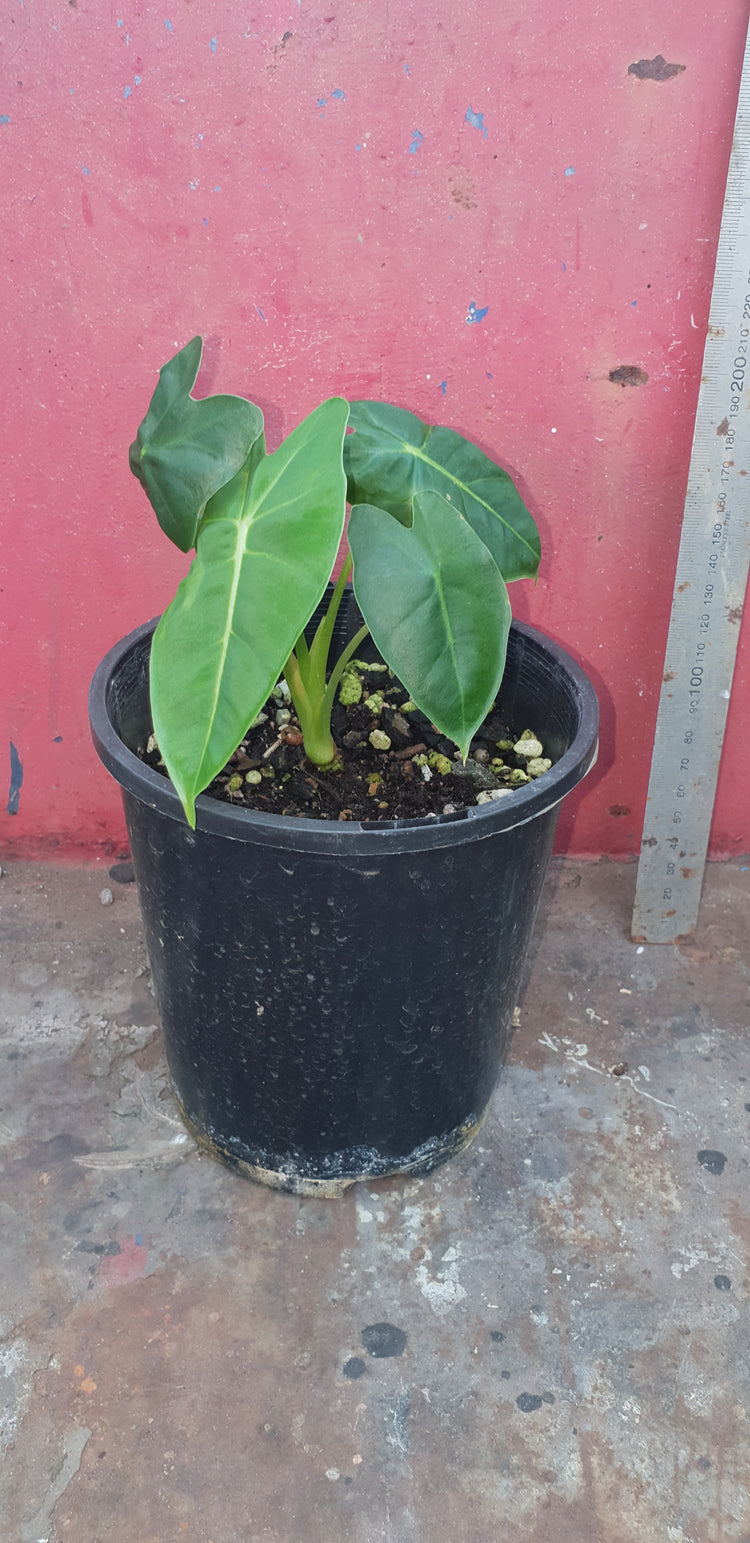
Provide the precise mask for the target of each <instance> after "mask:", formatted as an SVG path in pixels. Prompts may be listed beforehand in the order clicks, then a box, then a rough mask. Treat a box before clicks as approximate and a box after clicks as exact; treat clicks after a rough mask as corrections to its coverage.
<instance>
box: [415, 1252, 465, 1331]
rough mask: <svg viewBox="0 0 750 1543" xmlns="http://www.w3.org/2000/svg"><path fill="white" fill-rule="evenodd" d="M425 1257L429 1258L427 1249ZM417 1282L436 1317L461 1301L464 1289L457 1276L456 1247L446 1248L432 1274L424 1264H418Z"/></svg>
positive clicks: (449, 1310)
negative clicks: (436, 1268)
mask: <svg viewBox="0 0 750 1543" xmlns="http://www.w3.org/2000/svg"><path fill="white" fill-rule="evenodd" d="M426 1257H427V1259H430V1258H431V1255H430V1252H429V1249H428V1250H427V1253H426ZM417 1284H418V1286H419V1289H420V1291H421V1293H422V1296H423V1297H426V1298H427V1301H428V1302H429V1304H430V1307H431V1308H432V1311H433V1313H435V1315H436V1316H437V1317H438V1318H444V1317H445V1315H446V1313H449V1312H451V1310H452V1309H453V1308H454V1307H457V1306H458V1304H459V1302H463V1301H464V1299H465V1297H466V1290H465V1288H464V1287H463V1286H462V1285H461V1282H460V1280H459V1278H458V1249H456V1248H447V1249H446V1251H445V1253H444V1254H443V1257H442V1259H441V1261H440V1267H439V1268H438V1270H437V1272H436V1274H435V1275H434V1276H431V1275H430V1274H429V1271H428V1269H427V1265H426V1264H420V1265H419V1267H418V1269H417Z"/></svg>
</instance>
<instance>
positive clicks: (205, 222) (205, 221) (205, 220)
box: [203, 214, 208, 225]
mask: <svg viewBox="0 0 750 1543" xmlns="http://www.w3.org/2000/svg"><path fill="white" fill-rule="evenodd" d="M203 224H204V225H207V224H208V220H207V219H206V216H205V214H204V216H203Z"/></svg>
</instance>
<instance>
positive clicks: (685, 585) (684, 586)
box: [677, 579, 690, 595]
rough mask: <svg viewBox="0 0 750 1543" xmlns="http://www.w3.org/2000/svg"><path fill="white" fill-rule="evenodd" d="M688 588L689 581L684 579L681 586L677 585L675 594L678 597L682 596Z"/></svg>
mask: <svg viewBox="0 0 750 1543" xmlns="http://www.w3.org/2000/svg"><path fill="white" fill-rule="evenodd" d="M689 588H690V580H689V579H685V581H684V583H683V584H678V585H677V593H678V595H683V594H684V593H685V590H686V589H689Z"/></svg>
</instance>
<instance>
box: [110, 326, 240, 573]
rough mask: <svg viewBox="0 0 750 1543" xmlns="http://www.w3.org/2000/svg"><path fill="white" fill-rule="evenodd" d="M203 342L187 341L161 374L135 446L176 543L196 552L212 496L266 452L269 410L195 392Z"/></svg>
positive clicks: (134, 456) (135, 457) (139, 469)
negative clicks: (199, 397)
mask: <svg viewBox="0 0 750 1543" xmlns="http://www.w3.org/2000/svg"><path fill="white" fill-rule="evenodd" d="M202 353H203V339H202V338H200V337H195V338H193V339H192V341H191V342H190V343H186V344H185V347H184V348H181V349H180V351H179V353H177V354H175V356H174V358H173V359H170V360H169V361H168V363H167V364H165V365H164V367H163V368H162V369H161V370H160V372H159V384H158V386H157V387H156V390H155V392H154V394H153V396H152V398H151V403H150V406H149V409H148V412H147V413H146V416H145V418H144V420H143V422H142V424H141V426H140V428H139V430H138V433H137V435H136V438H135V440H134V441H133V444H132V445H131V446H130V469H131V471H132V472H133V473H134V475H135V476H136V477H137V478H138V480H139V482H141V483H142V484H143V486H144V488H145V489H146V492H147V494H148V496H149V499H150V501H151V505H152V507H153V510H154V513H155V515H156V518H157V520H158V521H159V524H160V525H161V528H162V530H163V531H164V534H165V535H166V536H169V539H170V541H173V542H174V544H175V546H178V547H179V548H180V551H181V552H189V551H190V549H191V547H193V546H195V538H196V535H197V531H198V526H199V524H200V520H201V516H202V514H203V510H204V508H205V505H206V504H207V502H208V500H209V498H211V497H212V495H213V494H214V493H216V492H218V490H219V488H221V487H223V486H224V484H225V483H226V482H229V480H230V478H231V477H233V476H234V475H235V473H236V472H238V471H239V470H240V467H241V466H244V464H245V462H246V461H247V458H248V455H249V454H250V451H251V449H252V448H253V447H256V457H259V456H260V455H262V454H263V452H264V449H265V446H264V442H263V414H262V412H261V411H260V408H259V407H256V406H255V405H254V403H252V402H248V401H246V400H245V398H244V397H241V396H209V397H204V398H203V400H202V401H199V402H196V401H194V400H193V398H192V397H191V395H190V392H191V391H192V389H193V386H194V385H195V381H196V377H197V374H198V370H199V368H200V362H201V355H202Z"/></svg>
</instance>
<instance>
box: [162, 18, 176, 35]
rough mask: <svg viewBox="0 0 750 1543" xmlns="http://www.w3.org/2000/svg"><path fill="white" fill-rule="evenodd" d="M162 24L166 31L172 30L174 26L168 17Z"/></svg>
mask: <svg viewBox="0 0 750 1543" xmlns="http://www.w3.org/2000/svg"><path fill="white" fill-rule="evenodd" d="M164 25H165V27H166V29H167V32H174V27H173V26H172V23H171V21H170V20H169V18H168V17H167V18H165V21H164Z"/></svg>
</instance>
